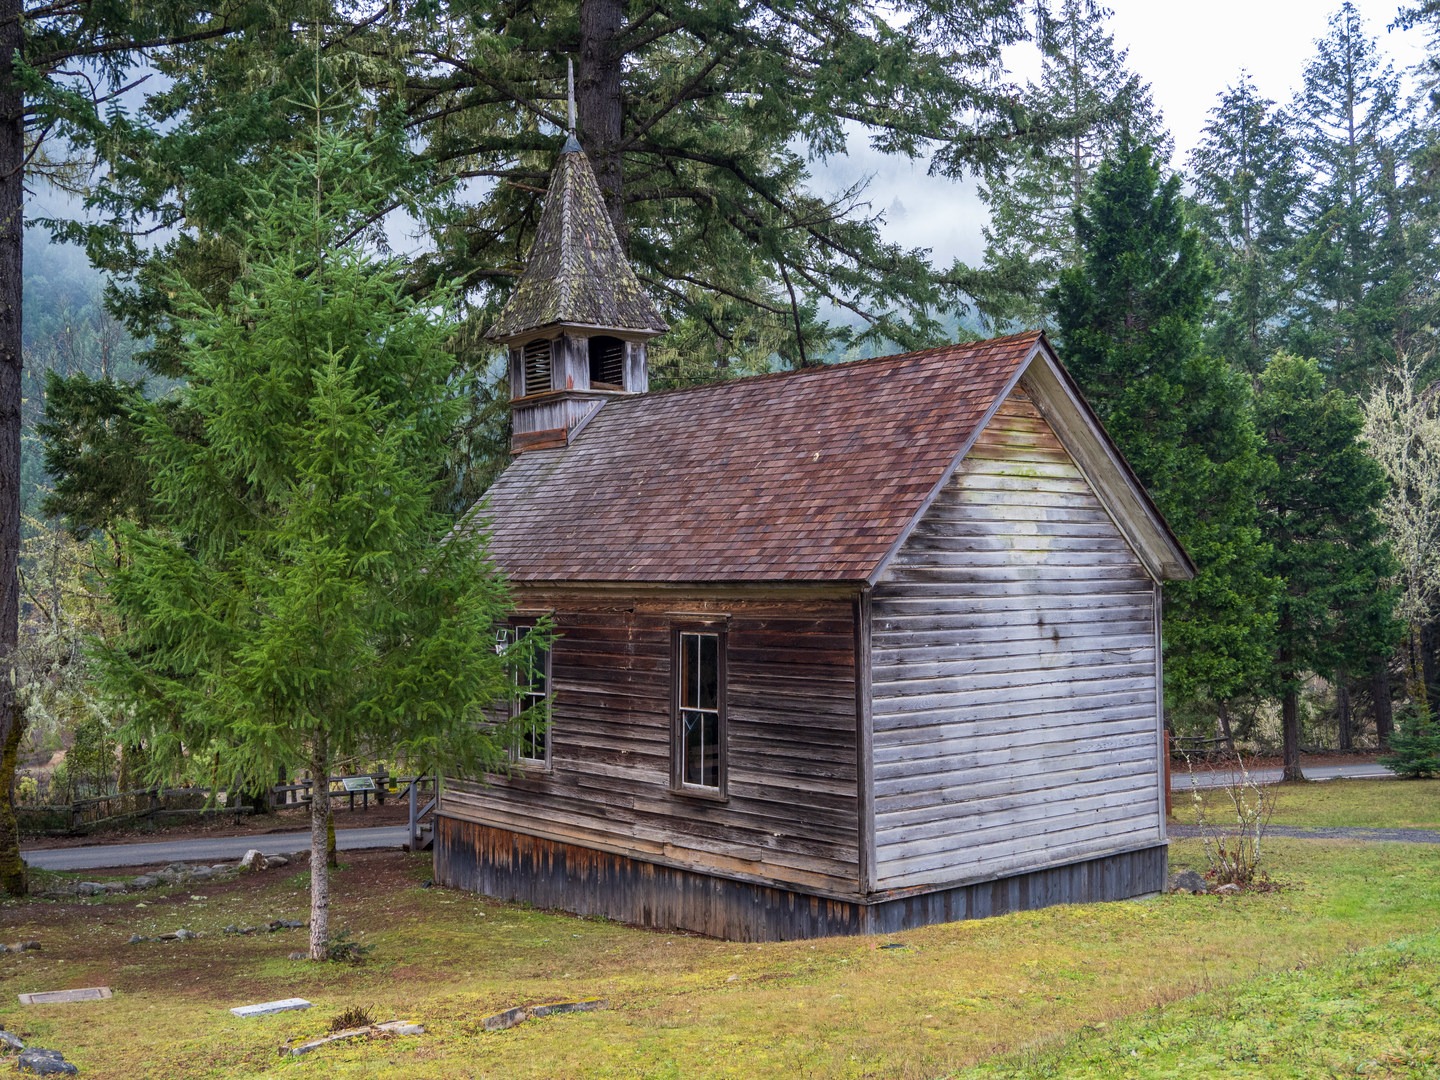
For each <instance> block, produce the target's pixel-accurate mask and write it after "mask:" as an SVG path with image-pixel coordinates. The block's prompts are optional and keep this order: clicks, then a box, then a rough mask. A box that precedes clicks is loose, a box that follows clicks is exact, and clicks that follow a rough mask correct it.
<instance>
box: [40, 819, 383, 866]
mask: <svg viewBox="0 0 1440 1080" xmlns="http://www.w3.org/2000/svg"><path fill="white" fill-rule="evenodd" d="M408 834H409V829H408V828H407V827H406V826H404V825H386V826H383V827H377V828H365V829H337V830H336V832H335V843H336V844H337V845H338V846H339V847H340V849H341V850H342V851H356V850H360V849H363V848H398V847H400V846H401V845H402V844H404V843H405V841H406V840H407V839H408ZM309 847H310V834H309V833H308V832H294V833H265V834H263V835H260V836H215V837H205V838H202V839H198V840H154V841H147V842H145V843H143V844H97V845H95V846H94V847H72V848H45V849H38V850H26V851H23V852H22V854H23V855H24V856H25V861H26V862H27V863H29V864H30V865H31V866H35V867H39V868H40V869H41V870H98V869H101V868H104V867H115V866H152V865H159V864H161V863H172V862H192V863H193V862H201V863H210V862H229V861H232V860H233V861H238V860H239V859H240V857H241V856H242V855H244V854H245V852H247V851H249V850H250V849H251V848H259V849H260V850H261V851H263V852H266V853H267V854H270V855H275V854H287V855H288V854H289V853H290V852H292V851H305V850H308V849H309Z"/></svg>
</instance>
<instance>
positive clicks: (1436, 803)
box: [1174, 777, 1440, 829]
mask: <svg viewBox="0 0 1440 1080" xmlns="http://www.w3.org/2000/svg"><path fill="white" fill-rule="evenodd" d="M1180 783H1181V785H1182V786H1181V788H1180V789H1179V790H1177V791H1176V792H1175V799H1174V811H1175V820H1176V821H1179V822H1182V823H1183V824H1186V825H1193V824H1195V813H1196V809H1195V805H1194V801H1193V797H1192V794H1191V793H1190V792H1188V791H1186V790H1184V788H1183V784H1184V779H1183V777H1180ZM1267 790H1268V791H1270V792H1271V793H1273V794H1274V797H1275V814H1274V817H1272V818H1271V824H1274V825H1298V826H1302V827H1304V826H1308V827H1311V828H1332V827H1338V826H1350V827H1355V828H1367V829H1375V828H1391V829H1440V780H1327V781H1324V782H1323V783H1310V782H1306V783H1299V784H1272V785H1269V786H1268V788H1267ZM1198 794H1199V796H1200V797H1201V799H1202V800H1203V801H1204V803H1205V805H1206V806H1207V807H1208V808H1209V809H1210V813H1211V816H1212V818H1213V820H1215V821H1217V822H1219V823H1220V824H1222V825H1223V824H1224V823H1225V821H1226V818H1225V809H1226V807H1227V805H1228V801H1227V799H1226V796H1225V794H1224V792H1222V791H1215V790H1211V791H1205V790H1201V791H1199V792H1198Z"/></svg>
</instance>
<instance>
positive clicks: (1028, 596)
mask: <svg viewBox="0 0 1440 1080" xmlns="http://www.w3.org/2000/svg"><path fill="white" fill-rule="evenodd" d="M1022 385H1023V384H1022ZM1155 603H1156V590H1155V588H1154V583H1153V581H1152V580H1151V578H1150V577H1149V576H1148V574H1147V573H1146V571H1145V570H1144V568H1143V567H1142V565H1141V564H1140V562H1139V561H1138V559H1137V558H1136V557H1135V555H1134V553H1133V551H1132V550H1131V549H1130V547H1129V546H1128V545H1127V544H1126V542H1125V540H1124V539H1123V537H1122V535H1121V533H1120V532H1119V530H1118V529H1117V528H1116V526H1115V524H1114V523H1113V522H1112V520H1111V519H1110V517H1109V516H1108V515H1107V513H1106V511H1105V509H1104V508H1103V507H1102V506H1101V504H1100V502H1099V501H1098V500H1097V499H1096V497H1095V494H1094V492H1093V491H1092V490H1091V488H1090V486H1089V485H1088V484H1087V482H1086V480H1085V478H1084V477H1083V475H1082V474H1081V473H1080V471H1079V470H1078V468H1077V467H1076V466H1075V464H1074V462H1073V461H1072V460H1071V458H1070V456H1069V455H1068V454H1067V453H1066V451H1065V449H1064V447H1063V446H1062V445H1061V444H1060V442H1059V441H1058V440H1057V439H1056V437H1055V435H1054V433H1053V431H1052V430H1051V429H1050V427H1049V425H1047V423H1046V422H1045V420H1044V419H1043V418H1042V416H1041V415H1040V413H1039V412H1038V411H1037V409H1036V408H1035V406H1034V405H1033V404H1032V403H1031V402H1030V400H1029V399H1028V398H1027V397H1026V395H1025V394H1024V392H1023V390H1020V389H1017V390H1016V391H1015V392H1014V393H1013V394H1012V395H1011V396H1010V398H1009V399H1007V401H1006V402H1004V403H1003V404H1002V406H1001V408H1000V411H999V412H998V413H997V415H996V416H995V418H994V419H993V420H992V421H991V423H990V424H989V425H988V426H987V428H986V429H985V430H984V431H983V432H982V433H981V435H980V437H979V439H978V441H977V442H976V444H975V446H974V448H973V449H972V450H971V451H970V453H969V454H968V455H967V456H966V458H965V460H964V462H963V463H962V464H961V467H960V469H959V470H957V472H956V474H955V476H954V477H953V478H952V479H951V481H950V482H949V483H948V484H947V486H946V488H945V490H944V491H943V492H942V493H941V494H940V496H939V497H938V498H937V500H936V501H935V503H934V504H933V505H932V506H931V508H930V509H929V510H928V512H927V513H926V516H925V517H924V519H923V520H922V523H921V524H920V526H919V527H918V528H917V529H916V531H915V533H914V534H912V536H911V538H910V539H909V540H908V541H907V543H906V546H905V547H904V548H903V549H902V550H901V551H900V552H899V553H898V554H897V556H896V558H895V559H894V561H893V562H892V563H891V565H890V567H889V568H888V569H887V572H886V574H885V576H884V579H883V580H882V581H880V582H878V583H877V586H876V589H875V592H874V596H873V602H872V640H871V650H872V665H873V702H872V711H873V720H872V722H873V725H874V745H873V774H874V780H873V784H874V805H875V809H874V813H875V830H876V836H875V848H876V851H875V885H876V888H877V889H878V890H880V891H882V892H883V891H885V890H889V889H902V888H910V887H917V886H918V887H923V886H927V885H939V884H945V883H955V882H964V881H978V880H984V879H988V878H996V877H1003V876H1006V875H1009V874H1014V873H1016V872H1022V871H1029V870H1035V869H1037V868H1040V867H1044V866H1052V865H1058V864H1062V863H1069V862H1074V861H1076V860H1081V859H1086V858H1092V857H1095V856H1098V855H1102V854H1106V853H1110V852H1118V851H1125V850H1131V849H1139V848H1144V847H1149V846H1152V845H1155V844H1156V843H1157V842H1159V841H1161V840H1163V839H1164V833H1163V831H1162V830H1163V821H1162V818H1161V814H1160V790H1159V772H1158V764H1159V747H1158V743H1159V728H1158V715H1159V712H1158V710H1159V705H1158V700H1157V690H1158V686H1157V649H1156V645H1157V641H1156V638H1157V632H1156V625H1155Z"/></svg>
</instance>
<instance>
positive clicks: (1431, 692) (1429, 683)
mask: <svg viewBox="0 0 1440 1080" xmlns="http://www.w3.org/2000/svg"><path fill="white" fill-rule="evenodd" d="M1437 652H1440V622H1428V623H1426V624H1425V625H1424V626H1422V627H1421V628H1420V677H1421V679H1422V680H1423V681H1424V684H1425V700H1426V702H1427V703H1428V704H1429V706H1430V715H1431V716H1436V717H1440V712H1437V706H1440V656H1437V655H1436V654H1437Z"/></svg>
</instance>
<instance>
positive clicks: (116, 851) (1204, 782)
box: [24, 762, 1394, 870]
mask: <svg viewBox="0 0 1440 1080" xmlns="http://www.w3.org/2000/svg"><path fill="white" fill-rule="evenodd" d="M1250 775H1251V777H1253V778H1254V779H1255V780H1256V781H1257V782H1259V783H1262V784H1273V783H1275V782H1277V781H1278V780H1279V779H1280V770H1279V769H1253V770H1251V772H1250ZM1305 775H1306V776H1307V777H1309V778H1310V779H1311V780H1339V779H1347V780H1358V779H1367V780H1368V779H1374V778H1379V777H1389V776H1393V775H1394V773H1392V772H1390V770H1388V769H1385V768H1383V767H1381V766H1379V765H1371V764H1368V763H1364V762H1356V763H1355V764H1352V765H1316V766H1311V767H1310V768H1307V769H1306V770H1305ZM1190 782H1191V778H1190V774H1189V773H1188V772H1185V771H1184V770H1178V769H1177V770H1173V771H1172V772H1171V776H1170V786H1171V788H1172V789H1173V790H1175V791H1178V792H1185V791H1189V790H1190ZM1229 782H1230V774H1229V773H1226V772H1215V773H1211V772H1198V773H1196V774H1195V783H1196V784H1197V785H1198V786H1200V787H1202V788H1211V787H1223V786H1224V785H1226V784H1228V783H1229ZM407 832H408V830H407V828H406V826H404V825H389V826H384V827H378V828H363V829H340V830H339V831H337V832H336V833H335V841H336V843H337V844H339V846H340V848H341V849H342V850H344V851H356V850H360V849H364V848H398V847H400V846H401V845H403V844H404V843H405V841H406V839H407ZM1272 832H1274V833H1275V835H1280V833H1279V830H1278V829H1274V830H1272ZM252 847H258V848H259V849H260V850H261V851H264V852H267V853H269V854H272V855H273V854H276V853H289V852H291V851H303V850H306V849H307V848H309V847H310V834H309V833H308V832H294V833H267V834H264V835H261V836H216V837H207V838H203V839H198V840H156V841H148V842H146V843H143V844H97V845H95V846H94V847H72V848H48V849H39V850H27V851H25V852H24V855H25V861H26V862H27V863H29V864H30V865H31V866H35V867H39V868H40V869H42V870H99V869H102V868H106V867H119V866H152V865H159V864H161V863H171V862H225V861H229V860H238V859H239V858H240V857H241V856H242V855H244V854H245V852H247V851H249V850H250V849H251V848H252Z"/></svg>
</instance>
